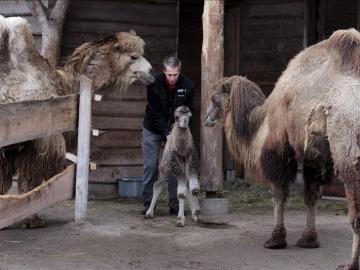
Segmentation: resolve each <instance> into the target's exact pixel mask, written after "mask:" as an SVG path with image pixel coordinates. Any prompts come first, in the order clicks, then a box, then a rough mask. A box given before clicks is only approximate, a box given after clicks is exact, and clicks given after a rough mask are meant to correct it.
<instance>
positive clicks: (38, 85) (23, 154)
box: [0, 16, 154, 227]
mask: <svg viewBox="0 0 360 270" xmlns="http://www.w3.org/2000/svg"><path fill="white" fill-rule="evenodd" d="M144 44H145V43H144V41H143V40H142V39H141V38H140V37H138V36H137V35H136V34H135V33H134V32H129V33H127V32H120V33H116V34H114V35H113V36H110V37H107V38H104V39H102V40H99V41H94V42H88V43H85V44H83V45H82V46H80V47H79V48H77V49H76V50H75V52H74V53H73V55H71V56H70V58H69V60H68V61H67V63H66V64H65V66H64V68H63V69H54V68H52V67H51V65H49V63H48V62H47V61H46V60H45V59H44V58H43V57H41V55H40V54H39V52H38V51H37V49H36V47H35V42H34V39H33V36H32V33H31V31H30V28H29V25H28V24H27V22H26V20H24V19H22V18H4V17H2V16H0V104H1V103H10V102H16V101H22V100H41V99H47V98H51V97H56V96H61V95H66V94H73V93H78V92H79V86H80V85H79V77H80V75H81V74H85V75H86V76H88V77H89V78H91V79H92V83H93V91H94V92H102V91H115V92H117V93H118V94H121V91H122V90H123V89H125V88H127V87H128V86H129V85H130V84H131V83H133V82H134V81H136V80H141V81H143V82H145V83H152V82H153V81H154V77H153V74H152V67H151V65H150V64H149V62H148V61H147V60H146V59H145V58H144V57H143V56H142V55H143V53H144ZM64 166H65V140H64V137H63V135H62V134H57V135H53V136H50V137H47V138H42V139H38V140H34V141H29V142H26V143H23V144H21V147H19V146H18V145H15V146H7V147H4V148H0V194H4V193H6V192H7V191H8V189H9V188H10V187H11V180H12V179H11V178H12V175H13V174H14V173H15V172H18V173H19V180H18V184H19V191H20V192H27V191H29V190H31V189H33V188H35V187H36V186H38V185H39V184H41V182H42V181H44V180H46V179H49V178H50V177H51V176H53V175H55V174H57V173H59V172H60V171H62V170H63V169H64ZM30 221H34V222H30V223H27V224H26V226H28V227H37V226H41V225H42V224H41V222H38V221H39V220H38V219H37V218H34V219H31V220H30Z"/></svg>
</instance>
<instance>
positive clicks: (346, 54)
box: [328, 28, 360, 74]
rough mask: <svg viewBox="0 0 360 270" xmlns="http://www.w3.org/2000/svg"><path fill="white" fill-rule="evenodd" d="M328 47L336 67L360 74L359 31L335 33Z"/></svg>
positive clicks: (350, 30) (349, 30)
mask: <svg viewBox="0 0 360 270" xmlns="http://www.w3.org/2000/svg"><path fill="white" fill-rule="evenodd" d="M328 46H329V47H328V48H329V52H330V55H331V58H332V60H333V61H332V63H333V65H334V66H336V67H337V68H339V69H340V70H344V71H350V72H353V73H355V74H360V33H359V32H358V31H357V30H355V29H354V28H351V29H348V30H338V31H335V32H334V33H333V34H332V35H331V36H330V38H329V45H328Z"/></svg>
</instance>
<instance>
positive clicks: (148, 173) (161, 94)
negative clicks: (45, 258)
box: [142, 56, 194, 215]
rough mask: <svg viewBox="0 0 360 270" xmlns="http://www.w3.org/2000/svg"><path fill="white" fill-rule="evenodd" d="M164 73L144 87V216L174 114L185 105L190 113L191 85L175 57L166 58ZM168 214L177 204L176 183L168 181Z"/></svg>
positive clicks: (174, 211) (173, 210)
mask: <svg viewBox="0 0 360 270" xmlns="http://www.w3.org/2000/svg"><path fill="white" fill-rule="evenodd" d="M163 64H164V69H163V73H161V74H159V75H157V76H156V77H155V82H154V83H152V84H150V85H148V87H147V99H148V104H147V106H146V111H145V118H144V122H143V130H142V150H143V155H144V181H145V187H144V192H143V199H144V210H143V214H144V215H145V213H146V211H147V209H148V208H149V206H150V202H151V199H152V195H153V185H154V182H155V181H156V180H157V178H158V169H159V153H160V145H161V142H166V136H167V135H168V134H169V133H170V128H171V125H172V124H173V123H174V111H175V109H176V108H177V107H179V106H182V105H185V106H188V107H189V108H190V110H192V103H193V97H194V84H193V82H192V81H191V80H190V79H189V78H187V77H186V76H185V75H183V74H181V62H180V60H179V59H178V58H177V57H174V56H169V57H167V58H165V60H164V62H163ZM168 189H169V212H170V214H177V213H178V209H179V205H178V200H177V195H176V193H177V181H176V179H175V178H171V179H168Z"/></svg>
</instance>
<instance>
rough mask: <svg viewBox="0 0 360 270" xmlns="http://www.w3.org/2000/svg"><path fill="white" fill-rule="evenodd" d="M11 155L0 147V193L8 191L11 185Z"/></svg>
mask: <svg viewBox="0 0 360 270" xmlns="http://www.w3.org/2000/svg"><path fill="white" fill-rule="evenodd" d="M12 171H13V169H12V157H11V156H9V155H8V154H6V152H5V151H2V150H1V149H0V195H3V194H5V193H6V192H8V191H9V189H10V188H11V185H12Z"/></svg>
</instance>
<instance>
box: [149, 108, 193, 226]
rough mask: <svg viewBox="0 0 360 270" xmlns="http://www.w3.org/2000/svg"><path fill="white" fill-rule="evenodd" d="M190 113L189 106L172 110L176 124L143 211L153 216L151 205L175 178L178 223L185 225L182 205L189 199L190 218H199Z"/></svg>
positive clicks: (152, 206)
mask: <svg viewBox="0 0 360 270" xmlns="http://www.w3.org/2000/svg"><path fill="white" fill-rule="evenodd" d="M191 115H192V114H191V112H190V110H189V108H188V107H186V106H180V107H178V108H177V109H176V110H175V113H174V116H175V124H174V127H173V128H172V130H171V133H170V135H169V136H168V137H167V142H166V145H165V149H164V153H163V156H162V159H161V162H160V166H159V178H158V180H157V181H156V182H155V184H154V192H153V198H152V200H151V204H150V207H149V209H148V211H147V212H146V216H145V217H146V218H152V217H154V208H155V204H156V201H157V199H158V198H159V195H160V193H161V191H162V190H163V188H164V187H165V186H166V184H167V179H168V178H169V177H171V176H173V177H176V180H177V183H178V187H177V197H178V199H179V213H178V220H177V226H180V227H183V226H185V215H184V205H185V198H186V199H188V201H189V204H190V208H191V213H192V218H193V220H194V221H195V222H198V221H199V215H200V207H199V201H198V194H199V191H200V186H199V181H198V175H199V156H198V154H197V152H196V149H195V146H194V141H193V138H192V135H191V132H190V128H189V122H190V117H191Z"/></svg>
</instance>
